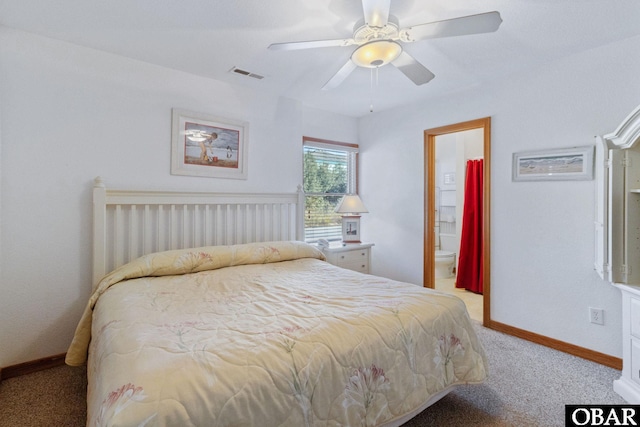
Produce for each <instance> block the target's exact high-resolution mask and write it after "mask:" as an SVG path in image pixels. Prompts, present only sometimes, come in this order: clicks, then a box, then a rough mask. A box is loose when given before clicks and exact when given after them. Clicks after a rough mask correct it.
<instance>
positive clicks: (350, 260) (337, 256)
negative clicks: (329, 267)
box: [321, 243, 373, 274]
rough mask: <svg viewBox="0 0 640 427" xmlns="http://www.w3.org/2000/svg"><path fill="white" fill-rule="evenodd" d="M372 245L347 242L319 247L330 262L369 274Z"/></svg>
mask: <svg viewBox="0 0 640 427" xmlns="http://www.w3.org/2000/svg"><path fill="white" fill-rule="evenodd" d="M372 246H373V243H348V244H346V245H345V246H342V245H340V246H333V245H332V246H329V247H324V248H321V249H322V252H324V255H325V256H326V257H327V261H328V262H330V263H331V264H333V265H337V266H338V267H342V268H348V269H349V270H354V271H359V272H360V273H367V274H369V270H370V266H371V247H372Z"/></svg>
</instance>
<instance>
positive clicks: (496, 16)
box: [269, 0, 502, 90]
mask: <svg viewBox="0 0 640 427" xmlns="http://www.w3.org/2000/svg"><path fill="white" fill-rule="evenodd" d="M390 3H391V0H362V9H363V11H364V19H361V20H359V21H358V22H357V23H356V24H355V26H354V28H353V37H351V38H349V39H334V40H312V41H300V42H289V43H273V44H271V45H270V46H269V49H271V50H297V49H311V48H318V47H333V46H358V47H357V48H356V49H355V50H354V51H353V53H352V54H351V58H349V61H347V63H346V64H344V65H343V66H342V68H340V70H338V72H337V73H336V74H335V75H334V76H333V77H332V78H331V79H329V81H328V82H327V83H326V84H325V85H324V86H323V87H322V89H324V90H328V89H333V88H335V87H337V86H338V85H340V83H342V82H343V81H344V79H346V78H347V76H349V74H351V72H352V71H353V70H355V69H356V68H357V67H365V68H378V67H382V66H383V65H386V64H392V65H393V66H394V67H396V68H397V69H398V70H400V71H401V72H402V73H403V74H404V75H405V76H407V77H408V78H409V79H410V80H411V81H412V82H414V83H415V84H416V85H422V84H425V83H428V82H429V81H431V79H433V78H434V77H435V75H434V74H433V73H432V72H431V71H429V70H428V69H427V68H426V67H425V66H424V65H422V64H421V63H419V62H418V61H416V60H415V59H414V58H413V57H412V56H411V55H409V54H408V53H407V52H406V51H404V49H403V48H402V44H401V43H411V42H415V41H421V40H427V39H435V38H442V37H453V36H463V35H469V34H480V33H489V32H493V31H496V30H497V29H498V27H500V24H501V23H502V18H501V17H500V13H498V12H487V13H481V14H478V15H469V16H462V17H459V18H453V19H447V20H443V21H435V22H429V23H426V24H420V25H414V26H412V27H407V28H400V26H399V24H398V19H397V18H396V17H395V16H393V15H390V14H389V9H390V6H391V5H390Z"/></svg>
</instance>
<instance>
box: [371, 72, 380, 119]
mask: <svg viewBox="0 0 640 427" xmlns="http://www.w3.org/2000/svg"><path fill="white" fill-rule="evenodd" d="M377 69H378V68H377V67H376V70H377ZM369 96H370V98H371V104H369V112H370V113H373V68H371V78H370V80H369Z"/></svg>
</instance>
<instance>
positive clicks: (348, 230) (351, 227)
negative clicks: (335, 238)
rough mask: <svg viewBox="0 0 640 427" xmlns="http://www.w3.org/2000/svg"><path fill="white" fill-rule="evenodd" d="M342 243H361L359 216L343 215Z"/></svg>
mask: <svg viewBox="0 0 640 427" xmlns="http://www.w3.org/2000/svg"><path fill="white" fill-rule="evenodd" d="M342 241H343V242H344V243H361V242H360V215H344V216H343V217H342Z"/></svg>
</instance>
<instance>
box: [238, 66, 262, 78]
mask: <svg viewBox="0 0 640 427" xmlns="http://www.w3.org/2000/svg"><path fill="white" fill-rule="evenodd" d="M230 71H231V72H232V73H236V74H240V75H242V76H247V77H253V78H254V79H258V80H262V79H264V76H261V75H260V74H255V73H252V72H250V71H245V70H241V69H240V68H236V67H233V68H232V69H231V70H230Z"/></svg>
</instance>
